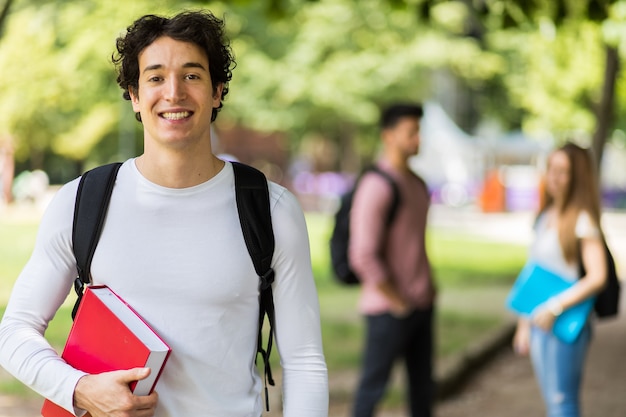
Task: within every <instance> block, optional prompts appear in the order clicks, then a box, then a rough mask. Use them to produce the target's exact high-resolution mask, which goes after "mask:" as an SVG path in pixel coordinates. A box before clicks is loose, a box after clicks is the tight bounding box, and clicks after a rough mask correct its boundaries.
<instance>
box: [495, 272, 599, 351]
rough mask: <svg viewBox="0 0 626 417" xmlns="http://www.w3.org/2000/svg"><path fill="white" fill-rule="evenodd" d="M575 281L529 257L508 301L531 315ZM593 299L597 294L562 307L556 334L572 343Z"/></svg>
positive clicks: (581, 327) (585, 319)
mask: <svg viewBox="0 0 626 417" xmlns="http://www.w3.org/2000/svg"><path fill="white" fill-rule="evenodd" d="M572 285H574V282H572V281H569V280H567V279H565V278H563V277H561V276H559V275H558V274H556V273H554V272H552V271H550V270H548V269H546V268H544V267H542V266H540V265H538V264H537V263H535V262H533V261H529V262H527V263H526V265H525V266H524V268H523V269H522V271H521V272H520V274H519V275H518V277H517V279H516V281H515V284H513V288H511V291H510V293H509V295H508V297H507V299H506V305H507V307H508V308H509V309H511V310H513V311H514V312H515V313H517V314H519V315H521V316H526V317H530V315H531V314H532V312H533V310H534V309H535V308H536V307H537V306H538V305H540V304H542V303H544V302H545V301H547V300H548V299H549V298H550V297H553V296H555V295H557V294H559V293H561V292H562V291H564V290H566V289H568V288H569V287H571V286H572ZM593 303H594V297H591V298H588V299H586V300H585V301H583V302H581V303H579V304H577V305H575V306H573V307H571V308H568V309H567V310H565V311H563V313H562V314H561V315H560V316H559V317H557V318H556V320H555V321H554V327H553V328H552V332H553V333H554V335H555V336H556V337H558V338H559V339H561V340H562V341H564V342H566V343H573V342H574V341H575V340H576V339H577V338H578V335H579V334H580V332H581V330H582V329H583V327H584V326H585V323H586V322H587V318H588V317H589V313H590V312H591V309H592V308H593Z"/></svg>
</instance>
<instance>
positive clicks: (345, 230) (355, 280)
mask: <svg viewBox="0 0 626 417" xmlns="http://www.w3.org/2000/svg"><path fill="white" fill-rule="evenodd" d="M368 172H375V173H377V174H378V175H380V176H381V177H383V178H384V179H385V180H387V182H388V183H389V186H390V187H391V189H392V192H393V198H392V201H391V206H390V207H389V212H388V213H387V220H386V223H385V224H386V225H387V227H389V225H390V224H391V222H393V220H394V218H395V216H396V212H397V211H398V206H399V205H400V192H399V191H398V186H397V184H396V183H395V181H394V180H393V178H391V176H389V174H387V173H386V172H384V171H382V170H381V169H379V168H378V167H376V166H371V167H369V168H367V169H365V170H364V171H363V172H362V173H361V175H359V178H358V179H357V180H356V182H355V184H354V186H353V187H352V189H350V190H349V191H348V192H346V193H345V194H344V195H342V196H341V200H340V203H339V209H338V210H337V213H336V214H335V225H334V228H333V231H332V235H331V237H330V260H331V263H332V267H333V272H334V273H335V278H336V279H337V281H339V282H340V283H342V284H346V285H356V284H359V283H360V280H359V277H358V276H357V275H356V274H355V273H354V271H352V269H351V268H350V262H349V260H348V243H349V241H350V210H351V209H352V199H353V197H354V192H355V191H356V188H357V186H358V184H359V181H360V180H361V178H362V177H363V175H365V174H366V173H368Z"/></svg>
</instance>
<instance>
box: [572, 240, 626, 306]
mask: <svg viewBox="0 0 626 417" xmlns="http://www.w3.org/2000/svg"><path fill="white" fill-rule="evenodd" d="M603 243H604V253H605V254H606V273H607V276H606V285H605V286H604V288H603V289H602V291H600V292H599V293H598V294H597V295H596V301H595V303H594V305H593V309H594V311H595V312H596V316H598V317H599V318H609V317H614V316H617V314H618V313H619V300H620V290H621V288H620V283H619V279H618V278H617V270H616V268H615V260H614V259H613V255H612V254H611V251H610V250H609V246H608V245H607V244H606V241H605V240H604V239H603ZM578 271H579V276H581V277H584V276H585V274H586V272H585V266H584V265H583V262H582V256H580V247H579V256H578Z"/></svg>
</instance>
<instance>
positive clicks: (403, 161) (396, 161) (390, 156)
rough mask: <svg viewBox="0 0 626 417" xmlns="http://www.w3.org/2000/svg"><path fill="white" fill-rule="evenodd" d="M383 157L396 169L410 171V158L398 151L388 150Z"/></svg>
mask: <svg viewBox="0 0 626 417" xmlns="http://www.w3.org/2000/svg"><path fill="white" fill-rule="evenodd" d="M383 158H384V159H385V161H387V163H388V164H389V165H391V166H392V167H393V168H394V169H395V170H397V171H399V172H408V171H410V168H409V162H408V159H407V158H405V157H403V156H401V155H398V154H397V153H392V152H386V153H385V154H384V155H383Z"/></svg>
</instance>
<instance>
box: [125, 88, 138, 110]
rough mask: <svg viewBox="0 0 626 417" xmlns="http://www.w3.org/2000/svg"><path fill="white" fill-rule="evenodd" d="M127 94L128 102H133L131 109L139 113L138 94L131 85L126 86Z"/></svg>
mask: <svg viewBox="0 0 626 417" xmlns="http://www.w3.org/2000/svg"><path fill="white" fill-rule="evenodd" d="M128 95H129V96H130V102H131V103H133V111H134V112H135V113H139V95H138V94H137V93H136V91H135V89H134V88H133V87H131V86H129V87H128Z"/></svg>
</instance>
